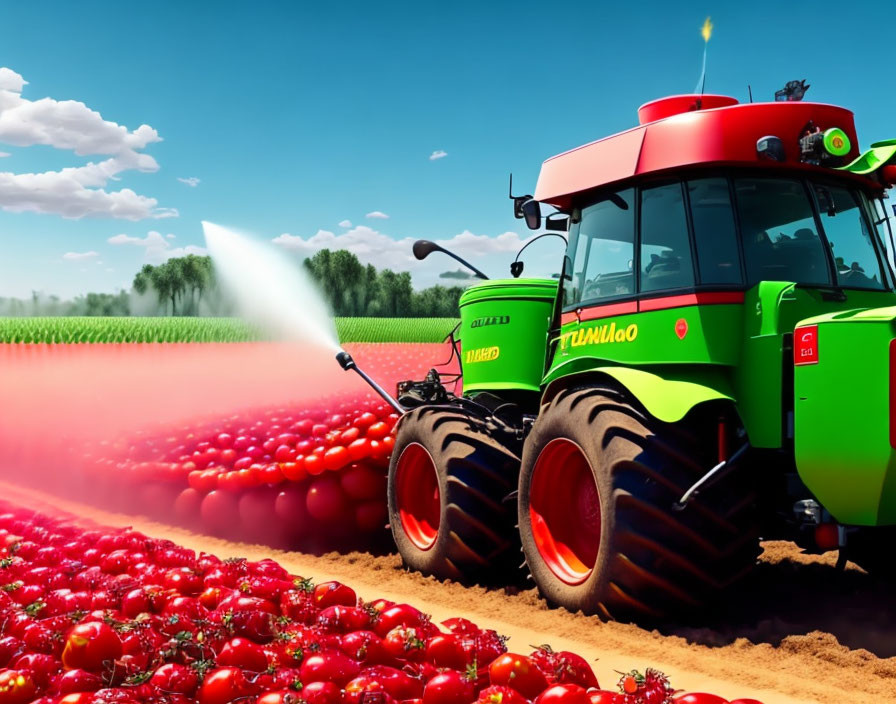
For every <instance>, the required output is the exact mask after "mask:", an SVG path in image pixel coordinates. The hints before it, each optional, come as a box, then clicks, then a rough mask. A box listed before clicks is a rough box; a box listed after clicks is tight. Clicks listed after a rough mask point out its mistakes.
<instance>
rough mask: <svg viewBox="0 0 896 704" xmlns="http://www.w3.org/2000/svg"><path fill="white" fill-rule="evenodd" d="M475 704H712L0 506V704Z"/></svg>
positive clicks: (290, 577) (284, 578)
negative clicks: (603, 679) (609, 681)
mask: <svg viewBox="0 0 896 704" xmlns="http://www.w3.org/2000/svg"><path fill="white" fill-rule="evenodd" d="M613 679H615V677H614V678H613ZM477 701H478V702H480V703H481V704H527V703H528V702H534V703H535V704H605V703H612V704H663V703H664V702H678V703H679V704H724V702H725V700H723V699H721V698H719V697H715V696H713V695H708V694H684V693H675V692H674V691H673V689H672V686H671V685H670V684H669V682H668V680H667V679H666V678H665V677H664V676H663V675H662V673H659V672H657V671H656V670H651V669H648V670H646V671H645V673H644V674H641V673H638V672H635V671H632V672H630V673H627V674H624V675H623V676H622V677H621V678H620V679H619V682H618V689H617V690H614V689H611V688H606V689H601V688H600V685H599V683H598V679H597V677H596V676H595V673H594V671H593V670H592V668H591V666H590V665H589V664H588V663H587V662H586V661H585V660H584V659H582V658H581V657H579V656H578V655H576V654H575V653H571V652H563V651H561V652H554V651H553V650H551V649H550V648H549V647H547V646H542V647H540V648H537V649H536V650H535V651H533V652H531V653H530V654H529V655H526V654H523V653H520V652H507V646H506V644H505V639H504V638H502V637H501V636H499V635H498V634H497V633H496V632H495V631H492V630H487V629H483V628H480V627H479V626H477V625H475V624H473V623H472V622H470V621H468V620H466V619H463V618H450V619H448V620H446V621H444V622H443V623H441V624H435V623H433V622H432V621H431V620H430V619H429V618H428V617H427V616H426V615H425V614H424V613H422V612H421V611H419V610H418V609H417V608H415V607H414V606H412V605H410V604H402V603H398V604H397V603H394V602H391V601H387V600H384V599H378V600H375V601H372V602H369V603H364V602H362V601H360V600H359V599H358V597H357V595H356V593H355V591H354V590H353V589H352V588H351V587H350V586H348V585H345V584H341V583H339V582H324V583H321V584H316V585H315V584H312V583H311V582H310V581H309V580H307V579H304V578H303V577H302V576H301V575H295V574H289V573H288V572H287V570H285V569H284V568H283V567H281V566H280V565H279V564H277V563H276V562H274V561H272V560H262V561H259V562H249V561H247V560H240V559H230V560H224V561H222V560H220V559H218V558H217V557H215V556H214V555H210V554H206V553H200V554H198V555H197V554H196V553H195V552H194V551H192V550H188V549H185V548H182V547H179V546H178V545H176V544H174V543H172V542H170V541H167V540H157V539H152V538H150V537H147V536H145V535H142V534H140V533H138V532H135V531H132V530H107V529H103V528H101V527H95V526H88V527H87V528H86V529H85V528H84V527H82V526H79V525H76V524H75V523H73V522H72V521H71V520H69V519H68V518H66V517H63V518H50V517H48V516H45V515H41V514H36V513H35V512H33V511H29V510H25V509H22V508H14V507H11V506H9V505H7V504H0V702H3V704H28V702H34V703H35V704H131V703H136V702H145V703H151V704H192V703H193V702H197V703H198V704H230V703H233V702H244V703H252V704H297V703H298V702H304V703H305V704H364V703H365V702H366V703H367V704H372V703H374V702H378V703H379V704H398V703H401V704H472V702H477ZM739 701H740V702H741V704H745V703H746V702H748V701H750V700H739ZM732 704H733V703H732Z"/></svg>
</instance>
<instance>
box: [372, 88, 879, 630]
mask: <svg viewBox="0 0 896 704" xmlns="http://www.w3.org/2000/svg"><path fill="white" fill-rule="evenodd" d="M639 118H640V124H639V125H638V126H637V127H634V128H632V129H630V130H628V131H625V132H622V133H620V134H616V135H613V136H611V137H607V138H605V139H601V140H599V141H597V142H593V143H591V144H587V145H585V146H582V147H579V148H577V149H573V150H571V151H569V152H566V153H563V154H560V155H559V156H555V157H553V158H551V159H548V160H547V161H546V162H545V163H544V165H543V166H542V169H541V174H540V176H539V179H538V184H537V187H536V189H535V195H534V197H533V196H521V197H516V198H514V208H515V215H516V216H517V217H521V218H525V220H526V221H527V224H528V225H529V227H531V228H538V227H540V226H541V225H542V223H543V222H544V225H545V227H546V228H547V229H549V230H559V231H564V232H568V243H567V248H566V254H565V256H564V258H563V261H562V265H561V263H560V262H558V266H557V268H558V269H559V270H560V273H559V274H558V275H557V276H556V278H554V279H531V278H529V279H524V278H511V279H504V280H488V281H485V282H483V283H481V284H478V285H475V286H472V287H470V288H469V289H468V290H467V291H466V292H465V294H464V295H463V297H462V299H461V323H460V329H459V335H458V339H457V340H456V341H455V350H456V352H457V353H458V355H459V356H460V361H461V365H462V374H463V377H462V393H457V394H455V393H450V392H449V391H448V390H447V388H446V385H445V384H444V383H442V382H443V380H441V379H440V378H439V376H438V374H437V373H435V372H430V374H429V376H428V377H427V379H426V380H424V381H422V382H413V383H412V382H408V383H405V384H403V385H401V386H400V388H399V399H398V401H399V403H400V404H401V406H402V408H403V409H405V410H406V412H405V413H404V415H403V417H402V418H401V420H400V421H399V426H398V434H397V438H396V443H395V449H394V453H393V456H392V461H391V466H390V468H389V488H388V498H389V512H390V521H391V528H392V532H393V535H394V538H395V542H396V544H397V547H398V550H399V552H400V553H401V555H402V557H403V559H404V561H405V563H406V564H407V565H408V566H409V567H411V568H413V569H416V570H420V571H421V572H424V573H427V574H432V575H436V576H438V577H440V578H450V579H457V580H465V581H491V582H494V581H501V580H507V581H511V580H513V579H514V575H515V574H517V570H518V569H519V566H520V562H521V561H523V560H521V557H520V547H521V548H522V553H523V557H524V564H525V568H526V569H527V570H528V572H529V574H530V575H531V577H532V579H533V580H534V582H535V584H536V585H537V586H538V588H539V589H540V591H541V592H542V594H543V595H544V596H545V597H546V598H547V599H548V600H549V601H550V602H553V603H555V604H558V605H562V606H564V607H566V608H568V609H570V610H573V611H578V610H582V611H584V612H586V613H596V614H599V615H600V616H602V617H603V618H607V619H634V620H641V621H651V620H656V619H663V618H667V617H670V616H673V617H675V616H678V615H679V614H681V613H682V612H683V610H687V609H692V608H694V607H698V606H700V605H701V604H703V603H705V602H706V601H707V600H708V599H710V598H712V597H713V596H715V595H717V594H719V593H720V592H721V591H722V590H724V589H726V588H727V587H729V586H730V585H732V584H734V583H735V582H736V581H737V580H739V579H740V578H742V577H744V576H745V575H746V574H748V573H749V572H750V570H751V568H752V567H753V566H754V563H755V562H756V558H757V555H758V554H759V552H760V539H761V538H762V539H779V538H781V539H791V540H795V541H797V542H798V543H799V544H800V545H801V546H803V547H804V548H806V549H807V550H809V551H818V552H821V551H826V550H831V549H839V550H840V552H841V557H842V558H843V559H844V560H845V559H846V558H847V557H848V558H849V559H852V560H855V561H856V562H858V563H859V564H860V565H862V566H863V567H865V568H867V569H868V570H869V571H872V572H887V571H890V570H893V567H894V565H896V557H894V555H893V554H892V550H893V548H892V545H893V544H894V543H893V542H892V537H893V531H894V530H896V529H894V528H893V526H896V409H894V408H893V406H894V404H896V291H894V274H893V268H892V266H891V263H890V261H889V257H890V256H891V255H892V239H893V238H892V231H891V228H890V224H889V221H888V218H887V213H886V210H885V203H884V200H883V199H885V198H886V197H887V196H886V191H887V188H889V187H890V186H891V185H892V184H893V183H894V182H896V157H894V155H896V140H893V141H889V142H880V143H877V144H874V145H872V146H871V148H870V149H869V150H867V151H865V152H864V153H860V152H859V149H858V147H857V144H858V142H857V138H856V133H855V127H854V121H853V114H852V113H851V112H850V111H848V110H846V109H844V108H841V107H836V106H833V105H825V104H819V103H810V102H802V101H799V100H786V101H781V102H773V103H749V104H738V102H737V101H736V100H734V99H733V98H728V97H725V96H718V95H685V96H675V97H671V98H664V99H661V100H657V101H654V102H651V103H648V104H646V105H644V106H642V107H641V108H640V110H639ZM542 204H544V205H549V206H552V207H553V208H554V209H555V210H556V212H554V213H552V214H551V215H550V216H548V217H547V219H546V221H543V219H542V214H541V206H542ZM561 236H562V235H561ZM888 245H889V251H888ZM437 249H441V248H440V247H438V246H437V245H435V244H434V243H430V242H425V241H421V242H418V243H417V244H416V245H415V254H416V255H417V256H418V258H422V257H424V256H426V255H427V254H429V253H430V252H431V251H434V250H437ZM449 254H450V253H449ZM452 256H455V255H452ZM521 268H522V267H521V265H520V264H519V263H515V265H514V266H513V267H512V272H513V274H514V276H516V277H518V276H519V274H520V273H521ZM473 269H474V271H476V272H477V273H479V272H478V270H476V269H475V268H473ZM482 277H483V278H484V275H482ZM893 571H896V570H893Z"/></svg>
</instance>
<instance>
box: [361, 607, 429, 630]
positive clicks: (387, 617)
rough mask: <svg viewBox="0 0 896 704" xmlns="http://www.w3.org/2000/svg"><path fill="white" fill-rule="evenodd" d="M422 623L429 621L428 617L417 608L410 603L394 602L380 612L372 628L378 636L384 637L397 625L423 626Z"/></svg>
mask: <svg viewBox="0 0 896 704" xmlns="http://www.w3.org/2000/svg"><path fill="white" fill-rule="evenodd" d="M424 623H429V619H428V618H427V617H426V615H425V614H424V613H423V612H422V611H420V610H419V609H415V608H414V607H413V606H411V605H410V604H395V605H393V606H390V607H389V608H388V609H386V610H385V611H383V612H382V613H381V614H380V617H379V619H378V620H377V622H376V624H374V628H373V630H374V631H375V632H376V634H377V635H379V636H380V637H384V636H385V635H386V634H387V633H388V632H389V631H391V630H392V629H393V628H397V627H398V626H406V627H409V628H418V627H421V626H423V624H424ZM430 625H431V624H430Z"/></svg>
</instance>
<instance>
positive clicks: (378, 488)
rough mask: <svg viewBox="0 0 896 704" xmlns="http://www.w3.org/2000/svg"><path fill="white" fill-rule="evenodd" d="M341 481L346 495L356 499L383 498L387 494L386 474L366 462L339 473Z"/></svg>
mask: <svg viewBox="0 0 896 704" xmlns="http://www.w3.org/2000/svg"><path fill="white" fill-rule="evenodd" d="M339 483H340V484H341V485H342V490H343V491H344V492H345V493H346V495H347V496H348V497H349V498H351V499H353V500H355V501H367V500H371V499H380V500H382V498H383V497H384V496H385V495H386V474H385V473H384V472H383V471H382V470H378V469H374V468H373V467H370V466H368V465H365V464H355V465H352V466H351V467H349V468H348V469H346V470H345V471H344V472H342V473H341V474H340V475H339ZM383 503H384V504H385V501H383Z"/></svg>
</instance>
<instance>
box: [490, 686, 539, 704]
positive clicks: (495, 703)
mask: <svg viewBox="0 0 896 704" xmlns="http://www.w3.org/2000/svg"><path fill="white" fill-rule="evenodd" d="M479 703H480V704H528V700H527V699H526V698H525V697H524V696H523V695H522V694H520V693H519V692H517V691H516V690H515V689H513V688H512V687H504V686H496V685H493V686H491V687H486V688H485V689H483V690H482V691H481V692H480V693H479Z"/></svg>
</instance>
